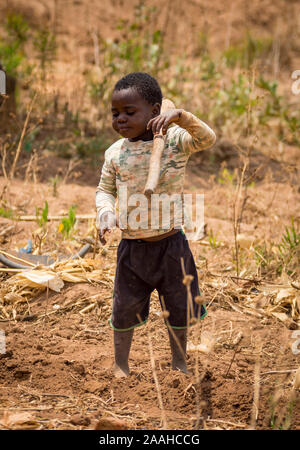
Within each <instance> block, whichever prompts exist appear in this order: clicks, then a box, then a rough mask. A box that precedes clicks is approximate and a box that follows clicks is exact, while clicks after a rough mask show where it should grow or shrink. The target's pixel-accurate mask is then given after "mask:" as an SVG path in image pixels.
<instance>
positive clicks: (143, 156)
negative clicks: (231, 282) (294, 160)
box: [96, 72, 216, 377]
mask: <svg viewBox="0 0 300 450" xmlns="http://www.w3.org/2000/svg"><path fill="white" fill-rule="evenodd" d="M161 104H162V92H161V89H160V86H159V84H158V83H157V81H156V80H155V79H154V78H153V77H151V76H150V75H148V74H146V73H140V72H136V73H130V74H128V75H126V76H125V77H123V78H122V79H121V80H119V81H118V82H117V84H116V85H115V87H114V91H113V94H112V126H113V128H114V130H115V131H117V132H118V133H119V134H120V135H121V136H123V139H120V140H118V141H117V142H115V143H114V144H113V145H112V146H111V147H109V148H108V150H106V152H105V162H104V165H103V167H102V174H101V179H100V182H99V185H98V187H97V191H96V208H97V224H98V228H99V238H100V241H101V243H102V244H105V243H106V240H105V233H106V232H110V231H111V230H112V229H113V228H114V227H115V226H116V224H118V226H119V227H120V229H122V240H121V242H120V244H119V246H118V252H117V268H116V275H115V284H114V294H113V311H112V317H111V319H110V325H111V327H112V328H113V330H114V351H115V375H116V376H118V377H121V376H128V375H129V366H128V357H129V351H130V346H131V341H132V337H133V332H134V328H136V327H138V326H139V325H142V324H143V323H145V322H146V321H147V318H148V313H149V304H150V295H151V292H152V291H153V290H154V289H157V291H158V294H159V298H160V301H161V303H162V307H163V308H164V309H165V310H166V311H168V313H166V314H164V316H165V317H167V316H168V317H167V320H166V324H167V326H168V333H169V339H170V346H171V352H172V368H173V369H175V370H181V371H182V372H184V373H187V366H186V356H185V355H186V336H187V333H186V329H187V326H189V325H190V323H187V317H188V305H187V287H186V286H185V285H184V284H183V269H182V260H183V262H184V270H185V272H186V274H189V275H192V277H191V279H192V282H191V284H190V290H191V296H192V305H191V311H192V312H193V315H194V316H195V317H196V318H199V316H201V318H202V317H204V316H205V315H206V309H205V307H204V306H203V305H202V306H201V310H200V311H198V308H199V302H197V301H196V302H195V297H197V296H199V295H200V291H199V286H198V277H197V270H196V267H195V262H194V259H193V255H192V253H191V250H190V248H189V245H188V241H187V239H186V236H185V234H184V232H183V230H179V229H178V228H176V227H174V220H173V221H172V220H171V222H170V224H169V226H168V229H165V228H164V227H163V224H160V225H159V226H158V227H157V226H156V227H151V226H150V227H149V224H148V222H147V223H145V221H144V222H143V221H142V220H141V221H140V223H139V226H136V223H134V221H133V220H132V217H133V216H132V214H131V213H133V212H134V211H133V209H132V206H133V204H132V199H134V195H136V194H142V193H143V190H144V187H145V184H146V180H147V175H148V171H149V162H150V156H151V151H152V147H153V135H154V134H156V133H158V132H159V130H160V129H161V128H162V129H163V133H164V134H165V135H166V136H165V149H164V153H163V155H162V158H161V172H160V179H159V184H158V186H157V189H156V191H155V193H158V194H161V193H167V194H168V195H172V194H174V193H180V194H181V193H182V192H183V184H184V172H185V166H186V163H187V161H188V158H189V156H190V155H191V154H192V153H193V152H197V151H199V150H202V149H205V148H208V147H210V146H212V145H213V144H214V143H215V140H216V136H215V133H214V132H213V131H212V130H211V129H210V128H209V127H208V125H206V124H205V123H204V122H202V121H201V120H200V119H198V118H197V117H195V116H194V115H193V114H192V113H190V112H187V111H185V110H183V109H171V110H168V111H167V112H165V113H162V114H160V109H161ZM172 123H175V124H176V125H175V126H172V127H170V128H169V129H168V126H169V125H170V124H172ZM124 189H126V198H125V200H124V196H123V197H122V195H123V192H124ZM117 197H118V200H119V208H120V207H121V206H122V207H123V210H124V202H125V203H126V202H127V203H128V204H126V208H125V216H126V214H127V217H124V214H123V217H122V216H121V214H120V215H119V217H116V216H117V214H116V213H115V202H116V198H117ZM130 199H131V200H130ZM150 209H151V208H150ZM150 209H149V211H150ZM130 215H131V216H130ZM127 219H128V220H127ZM130 219H131V220H130ZM173 219H174V218H173ZM121 222H122V223H121ZM124 223H125V224H126V226H124ZM198 313H199V314H198ZM170 328H171V329H170Z"/></svg>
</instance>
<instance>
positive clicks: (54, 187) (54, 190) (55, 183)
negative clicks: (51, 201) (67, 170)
mask: <svg viewBox="0 0 300 450" xmlns="http://www.w3.org/2000/svg"><path fill="white" fill-rule="evenodd" d="M60 181H61V178H60V177H59V176H58V175H55V177H51V178H49V182H50V183H51V185H52V195H53V197H57V196H58V190H57V187H58V184H59V183H60Z"/></svg>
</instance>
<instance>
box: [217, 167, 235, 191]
mask: <svg viewBox="0 0 300 450" xmlns="http://www.w3.org/2000/svg"><path fill="white" fill-rule="evenodd" d="M235 182H236V173H235V172H232V173H231V172H230V170H228V169H227V168H226V167H224V168H223V170H222V172H221V175H220V176H219V177H218V183H220V184H225V185H228V186H233V185H234V183H235Z"/></svg>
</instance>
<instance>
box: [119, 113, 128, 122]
mask: <svg viewBox="0 0 300 450" xmlns="http://www.w3.org/2000/svg"><path fill="white" fill-rule="evenodd" d="M126 121H127V116H126V114H122V113H121V114H119V115H118V123H125V122H126Z"/></svg>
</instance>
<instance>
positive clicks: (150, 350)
mask: <svg viewBox="0 0 300 450" xmlns="http://www.w3.org/2000/svg"><path fill="white" fill-rule="evenodd" d="M137 317H138V319H139V321H140V322H142V318H141V316H140V315H139V314H137ZM147 336H148V347H149V354H150V362H151V369H152V373H153V378H154V382H155V387H156V391H157V397H158V402H159V407H160V411H161V421H162V424H163V429H164V430H167V429H168V425H167V419H166V412H165V408H164V404H163V400H162V395H161V389H160V384H159V381H158V378H157V373H156V369H155V359H154V353H153V346H152V341H151V335H150V331H149V329H148V328H147Z"/></svg>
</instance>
